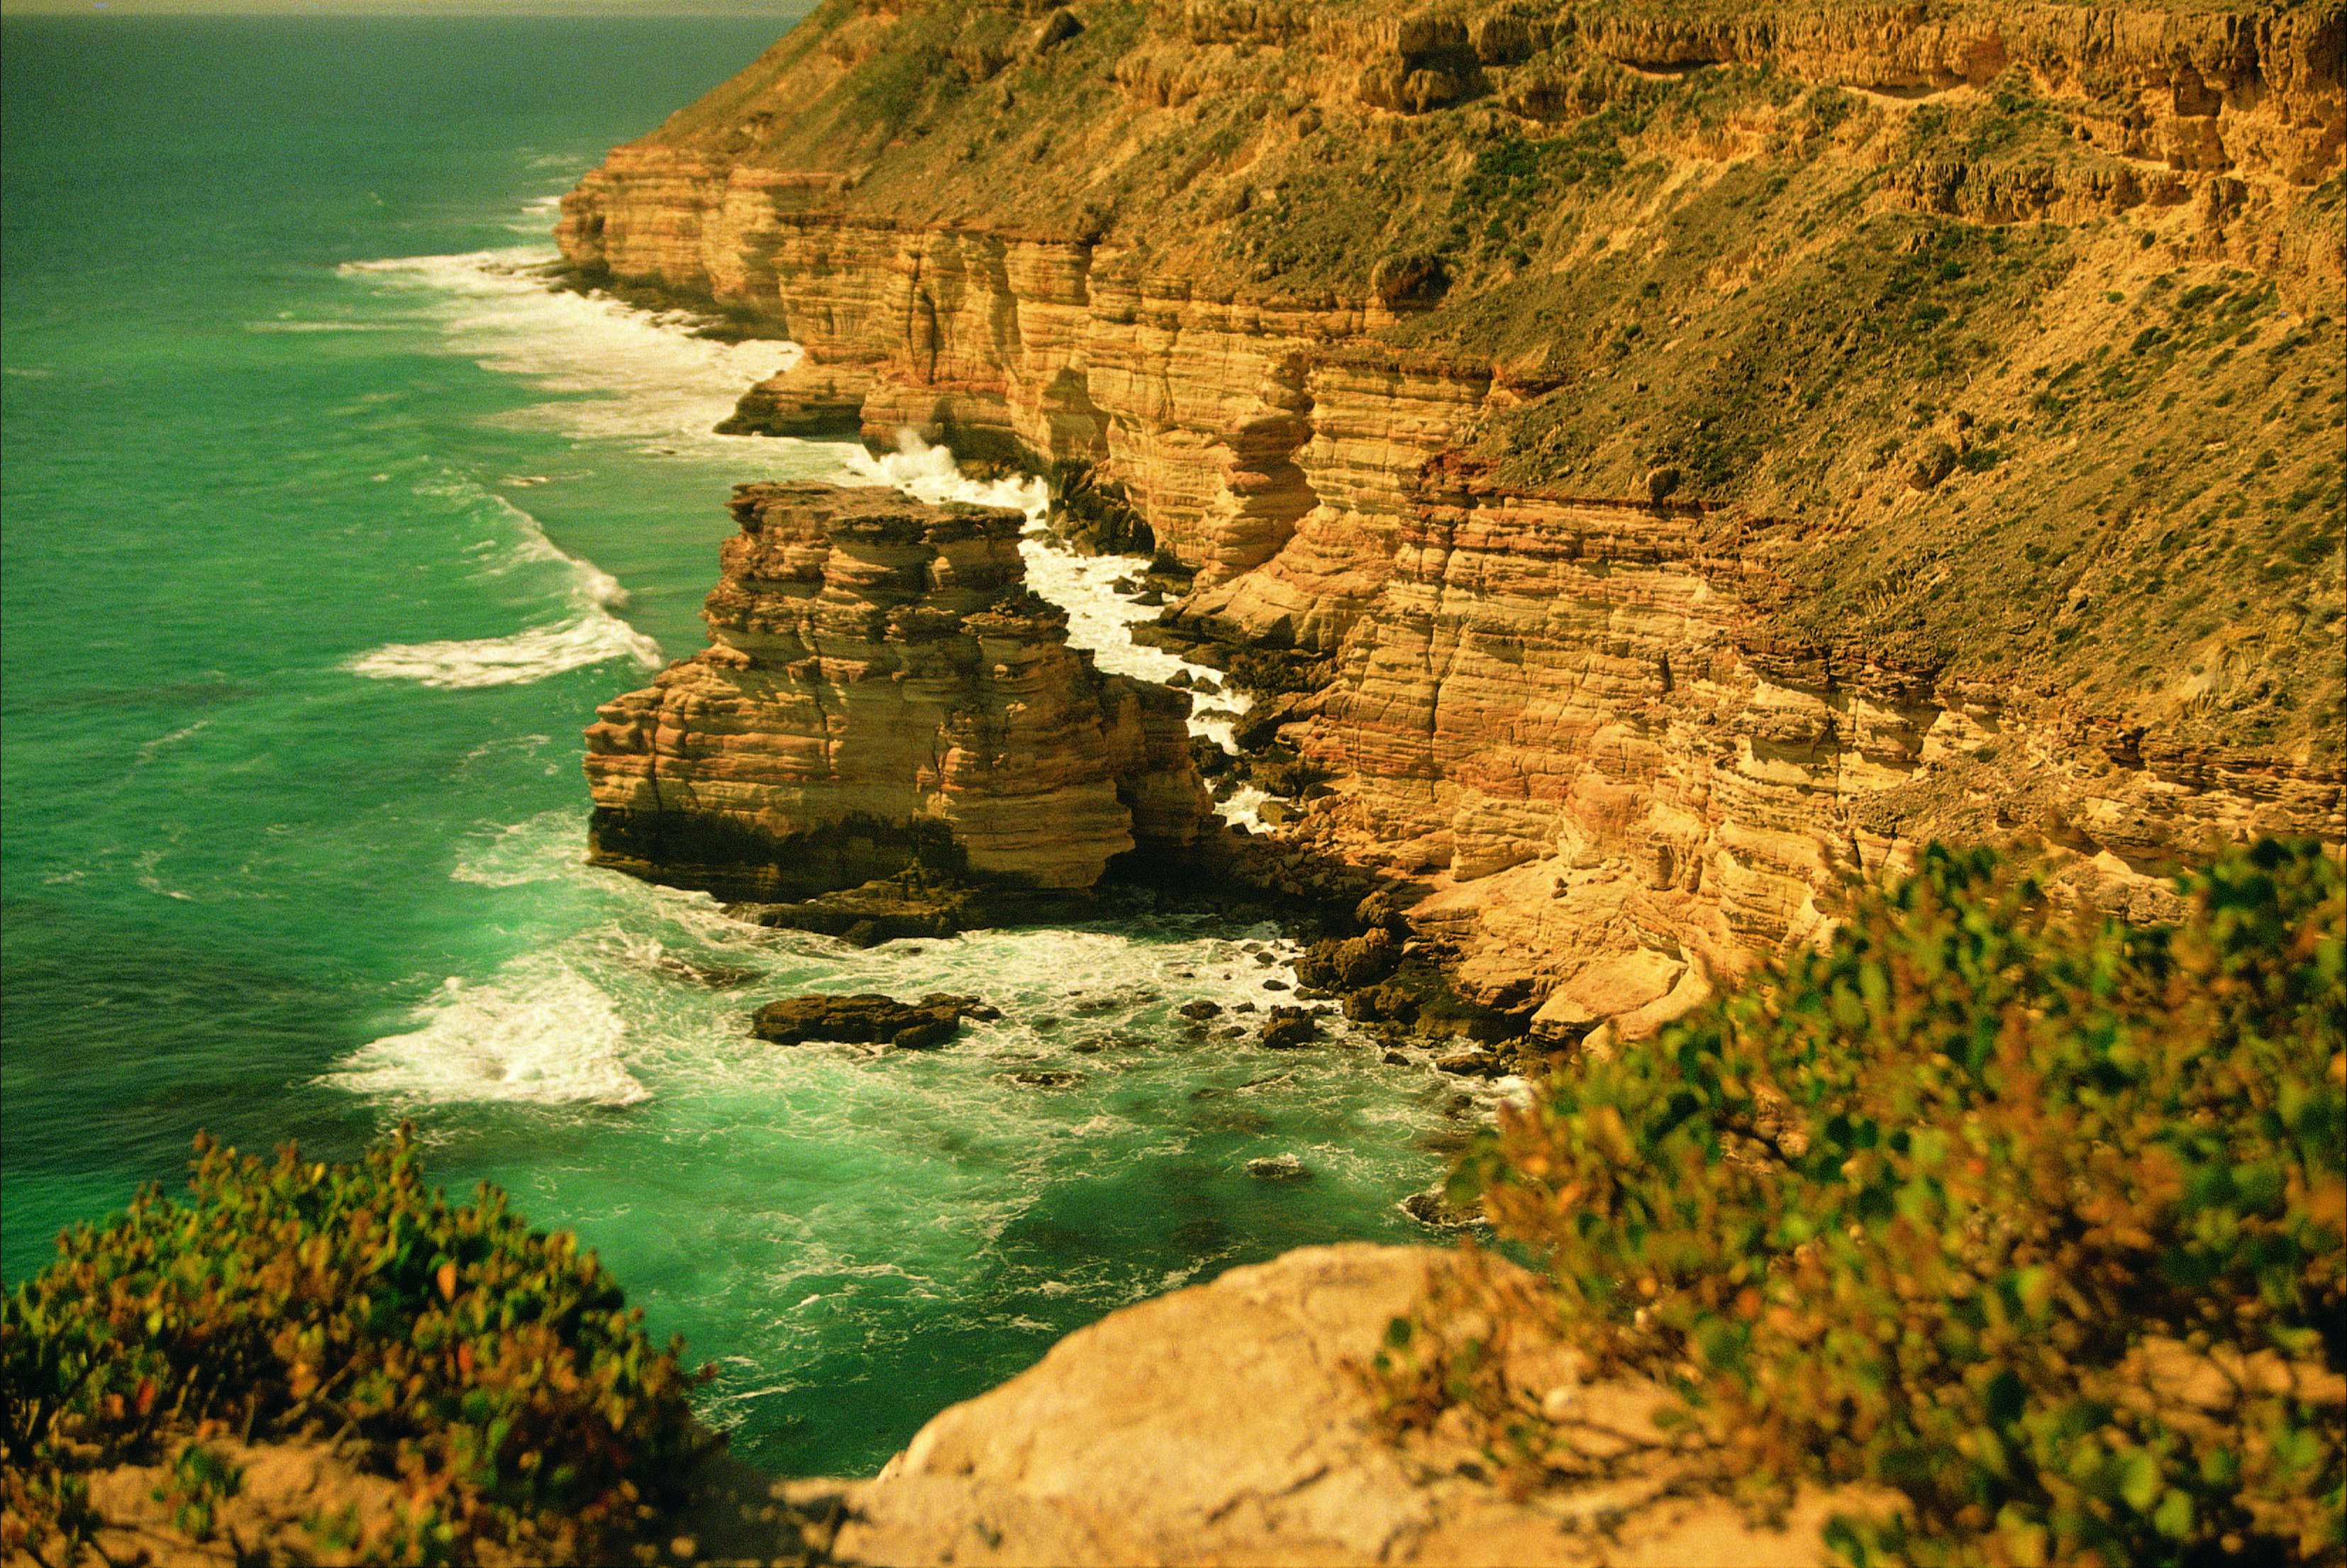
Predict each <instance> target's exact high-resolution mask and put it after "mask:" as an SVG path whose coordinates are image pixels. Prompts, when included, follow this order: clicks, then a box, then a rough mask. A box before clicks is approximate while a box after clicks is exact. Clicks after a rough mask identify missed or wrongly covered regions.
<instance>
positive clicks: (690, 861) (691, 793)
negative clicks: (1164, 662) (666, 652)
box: [587, 484, 1212, 898]
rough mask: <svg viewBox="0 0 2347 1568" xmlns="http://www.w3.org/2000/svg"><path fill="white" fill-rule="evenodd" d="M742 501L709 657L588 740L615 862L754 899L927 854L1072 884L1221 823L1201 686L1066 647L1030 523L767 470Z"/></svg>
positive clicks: (849, 880)
mask: <svg viewBox="0 0 2347 1568" xmlns="http://www.w3.org/2000/svg"><path fill="white" fill-rule="evenodd" d="M733 515H734V517H735V518H736V519H737V520H738V521H739V523H740V524H741V532H740V533H738V534H736V535H735V536H734V537H733V538H730V539H728V540H727V541H726V542H725V544H724V547H723V550H722V552H721V561H722V568H723V576H722V578H721V579H720V581H719V583H718V586H717V588H716V589H715V590H714V591H712V593H711V594H710V596H709V599H708V602H707V605H706V607H705V608H704V610H702V619H703V620H704V621H706V622H707V624H708V626H709V631H710V646H709V648H707V649H706V650H704V651H702V652H701V653H698V654H696V655H694V656H693V657H692V658H690V659H686V660H683V661H680V662H678V663H676V664H673V665H671V666H670V667H669V668H668V669H667V670H666V671H662V672H661V675H660V677H659V679H658V680H657V681H656V682H654V683H653V684H652V685H651V687H649V688H648V689H646V690H644V691H641V692H630V693H629V694H628V695H626V696H623V697H620V698H618V699H616V700H615V701H613V702H609V703H607V704H605V705H604V706H603V707H602V709H601V710H600V714H599V718H598V722H597V723H595V724H594V725H593V726H592V727H591V728H590V729H589V731H588V732H587V748H588V749H587V776H588V782H589V787H590V790H591V792H592V794H593V796H594V801H595V813H594V818H593V827H592V835H593V839H592V853H593V856H594V858H595V859H596V860H598V861H599V862H600V863H602V864H605V865H610V866H618V867H620V868H621V869H623V870H628V871H632V872H635V873H638V874H639V875H643V876H651V877H653V878H655V879H658V880H661V881H668V882H673V883H677V884H680V885H682V886H700V887H708V888H711V889H712V890H715V891H719V892H721V893H724V894H727V895H729V896H733V897H763V898H784V897H791V898H799V897H815V896H818V895H822V894H825V893H830V892H834V891H836V890H838V889H842V888H847V887H854V886H858V885H861V884H864V883H866V882H869V881H873V880H876V879H878V878H883V877H888V876H897V874H899V873H902V872H904V871H905V870H907V868H908V867H914V866H919V867H923V868H926V869H928V870H930V871H936V872H944V873H948V874H952V875H959V876H969V877H971V878H975V879H977V880H979V881H980V882H988V883H996V884H1001V885H1005V886H1012V887H1020V888H1030V889H1035V890H1038V891H1041V892H1047V893H1064V892H1072V891H1079V890H1081V889H1086V888H1089V887H1091V886H1093V885H1094V884H1095V883H1096V882H1098V881H1099V880H1100V878H1101V876H1102V874H1103V873H1104V872H1105V871H1106V870H1107V868H1108V866H1109V865H1110V863H1111V862H1112V861H1114V860H1116V859H1118V858H1119V857H1120V856H1125V855H1127V854H1128V853H1129V852H1133V851H1136V850H1138V851H1141V852H1142V853H1143V855H1145V856H1176V855H1179V854H1180V853H1182V852H1183V851H1184V850H1186V849H1187V848H1189V847H1190V846H1191V845H1194V843H1195V842H1196V841H1197V838H1198V835H1199V832H1200V825H1201V823H1202V822H1205V821H1210V820H1212V818H1211V814H1210V807H1209V805H1208V804H1207V802H1206V800H1205V797H1204V793H1203V792H1202V791H1201V790H1200V788H1199V786H1198V784H1197V781H1196V778H1195V776H1194V774H1193V773H1192V772H1191V768H1190V762H1189V737H1188V733H1187V730H1186V727H1185V723H1184V722H1185V719H1186V716H1187V710H1188V700H1187V699H1186V698H1185V697H1184V696H1182V695H1181V694H1179V693H1177V692H1168V691H1166V690H1164V689H1163V688H1162V687H1155V686H1151V685H1149V684H1147V683H1145V682H1135V681H1129V680H1125V679H1123V678H1121V677H1117V676H1109V675H1103V674H1102V673H1101V672H1100V671H1098V670H1096V669H1095V668H1094V667H1093V665H1092V660H1091V657H1090V655H1088V654H1086V653H1083V652H1081V651H1077V650H1074V649H1071V648H1070V647H1069V646H1068V642H1067V618H1066V616H1065V615H1064V614H1063V613H1062V612H1061V611H1060V610H1057V609H1056V608H1054V607H1053V606H1051V605H1050V604H1049V603H1047V602H1046V601H1044V600H1040V599H1039V598H1037V597H1036V596H1035V595H1034V594H1033V593H1031V592H1030V591H1029V590H1028V589H1026V587H1025V567H1024V564H1023V562H1022V560H1021V558H1020V553H1019V536H1020V530H1021V528H1023V526H1024V523H1025V519H1024V518H1023V517H1021V516H1020V514H1019V513H1017V512H1013V511H1008V510H1001V509H991V508H983V507H959V506H948V507H931V506H927V505H924V504H922V503H920V502H917V501H914V500H911V499H909V498H907V497H903V496H901V495H898V494H897V493H896V492H894V491H891V490H885V489H838V488H834V487H828V486H821V485H775V484H760V485H744V486H742V487H739V488H738V489H736V491H735V492H734V497H733Z"/></svg>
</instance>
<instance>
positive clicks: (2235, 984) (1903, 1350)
mask: <svg viewBox="0 0 2347 1568" xmlns="http://www.w3.org/2000/svg"><path fill="white" fill-rule="evenodd" d="M2182 890H2183V891H2184V892H2185V894H2186V895H2187V897H2188V899H2189V904H2190V913H2189V916H2188V917H2187V918H2186V919H2185V920H2184V921H2183V922H2182V923H2181V924H2180V925H2179V926H2178V927H2174V928H2147V927H2133V926H2129V925H2127V924H2124V923H2122V922H2120V921H2117V920H2114V919H2110V918H2107V917H2091V916H2087V915H2083V914H2078V913H2075V912H2059V911H2056V910H2055V909H2053V908H2050V907H2048V906H2047V905H2046V903H2045V902H2044V901H2043V900H2042V899H2041V898H2040V897H2039V896H2038V891H2037V889H2036V887H2035V886H2034V884H2033V882H2032V881H2031V880H2030V879H2029V878H2028V877H2027V876H2023V875H2021V874H2019V873H2018V872H2017V871H2015V870H2014V868H2012V867H2011V866H2003V865H2000V864H1998V863H1997V861H1996V860H1995V859H1994V857H1993V856H1990V855H1989V854H1987V853H1986V852H1984V851H1983V852H1973V853H1970V854H1956V853H1951V852H1947V851H1942V850H1937V849H1935V850H1933V851H1932V853H1931V854H1930V855H1929V856H1927V858H1926V860H1925V863H1924V865H1923V867H1922V870H1921V872H1920V873H1919V874H1918V875H1916V876H1914V877H1912V878H1911V879H1910V880H1908V881H1907V882H1905V883H1904V884H1902V885H1901V886H1898V887H1896V888H1895V889H1892V890H1891V891H1889V892H1887V893H1878V894H1874V895H1870V896H1868V897H1865V898H1864V899H1863V900H1862V901H1861V903H1860V907H1858V909H1857V910H1856V912H1855V914H1854V916H1853V917H1852V918H1851V919H1850V922H1849V923H1848V925H1847V926H1846V927H1843V928H1842V930H1841V931H1840V934H1839V935H1838V936H1837V937H1836V938H1835V939H1834V940H1833V942H1832V944H1831V946H1830V947H1829V948H1827V949H1826V950H1824V951H1821V952H1805V953H1803V954H1800V955H1799V956H1798V957H1796V958H1792V959H1790V960H1789V961H1788V962H1786V963H1784V964H1782V965H1781V966H1779V967H1778V968H1777V969H1776V970H1775V971H1774V972H1773V973H1771V974H1770V975H1769V976H1768V978H1767V979H1766V980H1765V981H1764V982H1763V983H1761V984H1758V985H1756V986H1753V987H1751V988H1748V989H1744V990H1741V991H1738V992H1737V993H1735V994H1732V995H1728V996H1725V997H1723V998H1721V999H1717V1000H1716V1001H1714V1002H1712V1003H1711V1004H1709V1005H1707V1006H1706V1007H1705V1008H1704V1009H1701V1010H1700V1011H1699V1012H1697V1013H1696V1014H1695V1015H1693V1016H1692V1017H1690V1018H1689V1019H1687V1020H1685V1021H1683V1022H1682V1023H1680V1024H1678V1025H1676V1026H1674V1027H1673V1028H1671V1029H1670V1030H1666V1031H1665V1033H1664V1035H1663V1036H1662V1037H1661V1039H1660V1040H1658V1041H1657V1042H1655V1044H1653V1045H1651V1046H1647V1047H1635V1048H1629V1049H1624V1050H1622V1051H1621V1052H1620V1053H1619V1054H1617V1055H1615V1056H1614V1057H1612V1058H1611V1059H1610V1060H1584V1061H1578V1062H1576V1063H1574V1064H1573V1065H1572V1066H1570V1067H1568V1068H1566V1069H1565V1070H1563V1071H1562V1072H1560V1073H1559V1074H1558V1075H1557V1076H1556V1077H1555V1078H1554V1079H1553V1081H1550V1082H1549V1083H1547V1084H1546V1085H1545V1086H1544V1087H1543V1088H1542V1089H1541V1090H1540V1091H1539V1092H1538V1093H1537V1094H1536V1095H1535V1097H1534V1099H1533V1101H1532V1103H1531V1104H1530V1106H1529V1107H1528V1108H1526V1109H1524V1110H1522V1111H1521V1112H1514V1113H1511V1114H1506V1115H1503V1117H1502V1118H1501V1125H1500V1127H1499V1129H1498V1131H1497V1132H1495V1133H1493V1134H1491V1135H1490V1136H1488V1137H1487V1138H1486V1140H1485V1141H1484V1142H1483V1143H1481V1145H1480V1146H1479V1147H1478V1148H1477V1149H1475V1150H1474V1151H1473V1152H1472V1153H1471V1154H1470V1155H1469V1156H1468V1158H1467V1160H1466V1162H1465V1163H1464V1164H1462V1166H1461V1170H1460V1186H1461V1187H1462V1188H1463V1189H1464V1190H1465V1192H1466V1193H1468V1194H1480V1196H1481V1200H1482V1203H1483V1204H1484V1206H1485V1209H1486V1211H1487V1212H1488V1214H1490V1216H1491V1220H1492V1221H1493V1223H1494V1224H1495V1225H1497V1227H1498V1228H1499V1230H1500V1232H1501V1235H1505V1236H1509V1237H1512V1238H1514V1239H1515V1240H1518V1241H1520V1242H1522V1243H1524V1244H1526V1245H1529V1246H1531V1247H1532V1248H1533V1249H1535V1250H1537V1251H1538V1252H1539V1253H1541V1254H1542V1255H1544V1256H1545V1258H1546V1260H1547V1262H1548V1264H1549V1265H1550V1267H1551V1270H1552V1272H1553V1294H1551V1295H1549V1296H1545V1297H1544V1298H1542V1299H1537V1300H1534V1299H1527V1298H1522V1297H1516V1298H1512V1299H1495V1298H1493V1297H1492V1296H1491V1295H1490V1294H1489V1292H1490V1291H1491V1288H1492V1287H1491V1286H1484V1287H1481V1288H1482V1292H1483V1294H1482V1295H1481V1298H1480V1299H1479V1298H1478V1291H1477V1288H1476V1287H1468V1288H1467V1289H1466V1290H1465V1291H1464V1293H1463V1295H1462V1298H1461V1299H1457V1300H1450V1301H1446V1302H1441V1303H1438V1304H1436V1306H1435V1307H1432V1308H1430V1311H1429V1313H1428V1314H1427V1315H1426V1316H1425V1317H1422V1318H1421V1319H1420V1321H1419V1323H1418V1324H1417V1325H1415V1326H1413V1325H1411V1324H1409V1323H1407V1322H1404V1323H1399V1324H1397V1325H1396V1330H1395V1333H1394V1335H1393V1336H1392V1337H1391V1348H1389V1350H1388V1351H1387V1352H1386V1354H1385V1355H1384V1356H1383V1357H1382V1358H1381V1359H1380V1365H1381V1377H1382V1385H1383V1389H1384V1391H1385V1395H1386V1398H1387V1399H1388V1402H1389V1410H1390V1412H1391V1414H1392V1417H1393V1419H1395V1420H1396V1422H1397V1423H1398V1424H1399V1425H1403V1426H1409V1425H1412V1424H1419V1423H1429V1422H1430V1421H1431V1420H1432V1419H1434V1418H1435V1417H1436V1416H1438V1415H1440V1413H1441V1412H1442V1411H1444V1410H1445V1409H1451V1408H1454V1407H1455V1408H1458V1409H1463V1410H1464V1411H1465V1412H1467V1413H1468V1415H1469V1416H1470V1418H1471V1419H1472V1420H1474V1421H1475V1422H1477V1423H1479V1424H1480V1427H1481V1430H1482V1431H1483V1433H1484V1435H1485V1437H1486V1440H1488V1443H1489V1445H1490V1449H1491V1453H1492V1455H1493V1457H1494V1458H1495V1459H1496V1460H1499V1461H1500V1462H1501V1464H1502V1465H1503V1466H1504V1467H1507V1468H1509V1469H1511V1470H1512V1471H1513V1472H1514V1473H1515V1474H1516V1476H1517V1477H1518V1478H1519V1479H1520V1480H1524V1481H1538V1480H1540V1479H1542V1478H1544V1477H1547V1476H1549V1475H1551V1474H1552V1473H1553V1472H1557V1471H1563V1472H1566V1473H1571V1472H1572V1471H1573V1458H1572V1455H1573V1448H1572V1446H1571V1445H1570V1443H1568V1442H1566V1441H1564V1440H1563V1439H1564V1437H1565V1435H1566V1433H1565V1430H1564V1428H1563V1426H1562V1425H1561V1424H1560V1422H1559V1421H1558V1420H1556V1419H1552V1417H1551V1414H1549V1413H1546V1412H1544V1409H1543V1406H1542V1390H1539V1389H1522V1388H1518V1387H1514V1386H1512V1384H1511V1382H1510V1380H1509V1378H1508V1377H1507V1375H1506V1372H1505V1368H1506V1366H1507V1358H1505V1357H1504V1356H1502V1355H1498V1354H1494V1353H1493V1352H1494V1350H1495V1348H1497V1347H1496V1345H1495V1343H1494V1342H1493V1341H1491V1340H1489V1339H1474V1340H1467V1339H1463V1338H1461V1337H1459V1331H1458V1326H1459V1325H1460V1324H1462V1323H1474V1322H1479V1321H1480V1322H1486V1323H1488V1322H1492V1321H1497V1322H1498V1323H1499V1324H1500V1325H1501V1330H1502V1333H1501V1337H1502V1338H1504V1337H1505V1336H1506V1334H1507V1333H1509V1332H1515V1333H1531V1332H1536V1331H1553V1332H1557V1333H1561V1334H1562V1336H1563V1339H1564V1340H1565V1341H1566V1342H1567V1343H1568V1344H1570V1345H1571V1346H1572V1347H1573V1348H1575V1349H1577V1350H1578V1351H1580V1352H1581V1353H1582V1354H1583V1357H1585V1358H1586V1365H1587V1366H1588V1367H1589V1368H1591V1369H1592V1370H1593V1371H1594V1373H1595V1374H1597V1375H1600V1376H1602V1375H1604V1374H1606V1373H1609V1372H1619V1371H1625V1370H1626V1371H1634V1372H1637V1373H1641V1374H1645V1375H1646V1376H1649V1377H1653V1378H1658V1379H1660V1380H1662V1381H1664V1382H1666V1383H1667V1384H1668V1385H1669V1386H1670V1387H1671V1388H1673V1389H1676V1391H1677V1393H1678V1395H1679V1398H1680V1402H1681V1403H1680V1409H1679V1412H1678V1418H1677V1419H1678V1420H1679V1421H1680V1423H1681V1425H1680V1428H1679V1435H1680V1439H1681V1440H1682V1441H1683V1443H1684V1445H1685V1446H1686V1449H1687V1450H1689V1451H1691V1452H1698V1453H1707V1454H1708V1455H1710V1456H1711V1457H1712V1458H1713V1459H1715V1460H1717V1473H1718V1474H1719V1476H1720V1477H1721V1479H1722V1483H1723V1484H1730V1485H1733V1486H1734V1487H1735V1488H1736V1489H1737V1490H1738V1491H1741V1492H1742V1493H1743V1494H1744V1495H1745V1496H1746V1497H1747V1498H1748V1499H1749V1500H1751V1501H1753V1502H1755V1503H1756V1504H1757V1505H1761V1506H1764V1507H1765V1506H1767V1505H1768V1504H1770V1503H1772V1502H1775V1501H1781V1500H1782V1499H1783V1498H1784V1497H1785V1496H1786V1495H1787V1492H1788V1489H1789V1488H1790V1487H1791V1486H1792V1485H1793V1484H1794V1483H1796V1482H1799V1481H1821V1482H1829V1483H1840V1482H1860V1483H1873V1484H1876V1485H1879V1486H1882V1487H1886V1488H1889V1489H1891V1490H1892V1491H1895V1492H1896V1493H1897V1494H1899V1495H1900V1496H1901V1498H1902V1499H1903V1501H1904V1505H1905V1507H1904V1511H1903V1512H1901V1513H1900V1514H1899V1515H1898V1516H1897V1517H1896V1518H1893V1519H1891V1520H1890V1521H1889V1522H1884V1521H1882V1520H1877V1521H1875V1522H1858V1521H1850V1522H1845V1523H1844V1524H1842V1525H1841V1526H1840V1527H1839V1529H1838V1531H1837V1532H1836V1536H1835V1540H1836V1544H1837V1545H1838V1546H1839V1547H1840V1550H1841V1551H1842V1553H1844V1554H1845V1555H1846V1556H1848V1557H1850V1559H1851V1560H1853V1561H1856V1562H1860V1563H1864V1562H1872V1561H1894V1562H1895V1561H1905V1562H1918V1563H1970V1562H1989V1563H2014V1564H2019V1563H2047V1562H2062V1563H2089V1562H2099V1563H2104V1564H2106V1565H2109V1568H2116V1565H2117V1564H2121V1563H2127V1564H2137V1563H2141V1564H2151V1563H2188V1562H2205V1561H2211V1560H2213V1556H2212V1554H2214V1553H2222V1554H2223V1555H2224V1556H2226V1557H2228V1558H2234V1559H2239V1558H2244V1557H2246V1558H2247V1559H2248V1560H2250V1561H2305V1562H2313V1561H2335V1560H2336V1559H2337V1555H2338V1553H2340V1552H2341V1551H2342V1548H2347V1431H2342V1417H2347V879H2342V873H2341V869H2340V866H2339V864H2338V862H2337V861H2336V860H2335V859H2334V858H2332V857H2331V856H2327V855H2325V854H2324V853H2322V852H2321V850H2319V849H2318V848H2316V847H2315V846H2313V845H2282V844H2278V843H2274V842H2271V841H2268V842H2265V843H2261V844H2260V845H2256V846H2255V847H2253V848H2250V849H2244V850H2235V851H2232V852H2229V853H2228V854H2226V855H2225V856H2223V857H2222V858H2220V859H2219V861H2218V862H2217V863H2216V864H2215V865H2214V866H2211V867H2210V868H2209V869H2208V870H2207V871H2205V872H2202V873H2198V874H2194V875H2190V876H2186V877H2184V878H2183V879H2182Z"/></svg>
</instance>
